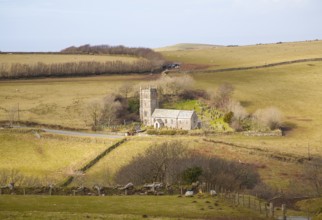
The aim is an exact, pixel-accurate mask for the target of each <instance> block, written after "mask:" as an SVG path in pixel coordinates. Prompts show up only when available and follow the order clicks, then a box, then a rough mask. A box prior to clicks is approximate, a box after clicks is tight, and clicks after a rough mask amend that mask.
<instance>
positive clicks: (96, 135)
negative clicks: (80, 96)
mask: <svg viewBox="0 0 322 220" xmlns="http://www.w3.org/2000/svg"><path fill="white" fill-rule="evenodd" d="M13 127H14V128H32V127H26V126H13ZM41 130H42V131H44V132H47V133H52V134H61V135H68V136H79V137H99V138H124V136H125V135H116V134H115V135H114V134H113V135H112V134H95V133H88V132H80V131H66V130H57V129H49V128H41Z"/></svg>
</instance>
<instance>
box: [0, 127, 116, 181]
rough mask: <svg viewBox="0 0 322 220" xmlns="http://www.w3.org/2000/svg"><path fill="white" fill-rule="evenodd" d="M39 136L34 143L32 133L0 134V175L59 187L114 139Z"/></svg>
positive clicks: (2, 132)
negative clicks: (15, 173) (15, 174)
mask: <svg viewBox="0 0 322 220" xmlns="http://www.w3.org/2000/svg"><path fill="white" fill-rule="evenodd" d="M41 136H42V137H41V138H40V139H37V138H36V136H35V135H34V134H32V133H31V132H27V133H25V132H17V131H7V130H0V155H1V160H0V171H9V172H10V171H12V170H15V171H19V173H20V174H22V175H23V176H25V177H36V178H38V179H39V180H40V181H41V182H44V184H46V183H45V182H46V181H50V182H54V183H59V182H60V181H62V180H64V179H65V178H66V177H67V176H68V175H69V174H71V172H72V171H73V170H77V169H79V168H81V167H82V166H84V165H85V164H86V163H87V162H89V161H90V160H92V159H93V158H95V156H97V155H98V154H99V153H100V152H102V151H104V150H105V149H106V148H107V147H109V146H111V145H112V144H113V143H115V142H116V140H115V139H99V138H80V137H66V136H61V135H47V134H41ZM18 185H19V183H18Z"/></svg>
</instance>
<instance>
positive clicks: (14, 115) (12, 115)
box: [7, 106, 18, 127]
mask: <svg viewBox="0 0 322 220" xmlns="http://www.w3.org/2000/svg"><path fill="white" fill-rule="evenodd" d="M7 118H8V121H9V125H10V126H11V127H12V126H13V124H14V123H15V122H16V121H17V120H18V108H17V107H16V106H14V107H10V108H9V109H7Z"/></svg>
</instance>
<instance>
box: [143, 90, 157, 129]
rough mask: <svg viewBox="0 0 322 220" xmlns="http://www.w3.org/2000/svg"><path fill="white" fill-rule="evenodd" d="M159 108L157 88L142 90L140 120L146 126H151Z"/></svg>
mask: <svg viewBox="0 0 322 220" xmlns="http://www.w3.org/2000/svg"><path fill="white" fill-rule="evenodd" d="M158 107H159V103H158V93H157V89H156V88H150V87H149V88H147V89H142V88H140V119H141V122H142V123H143V124H144V125H148V126H151V125H153V122H152V117H151V116H152V114H153V112H154V110H155V109H156V108H158Z"/></svg>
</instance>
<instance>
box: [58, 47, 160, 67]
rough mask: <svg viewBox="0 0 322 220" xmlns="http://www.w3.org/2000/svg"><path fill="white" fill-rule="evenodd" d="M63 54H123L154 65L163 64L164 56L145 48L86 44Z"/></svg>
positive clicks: (62, 51) (63, 51)
mask: <svg viewBox="0 0 322 220" xmlns="http://www.w3.org/2000/svg"><path fill="white" fill-rule="evenodd" d="M61 53H64V54H115V55H116V54H121V55H130V56H138V57H144V58H146V59H148V60H150V61H153V62H154V63H159V64H161V63H163V62H164V58H163V56H162V55H161V54H160V53H158V52H155V51H153V50H151V49H149V48H143V47H125V46H122V45H119V46H110V45H96V46H91V45H89V44H85V45H82V46H79V47H75V46H72V47H68V48H65V49H63V50H61Z"/></svg>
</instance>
